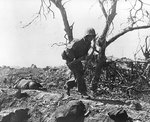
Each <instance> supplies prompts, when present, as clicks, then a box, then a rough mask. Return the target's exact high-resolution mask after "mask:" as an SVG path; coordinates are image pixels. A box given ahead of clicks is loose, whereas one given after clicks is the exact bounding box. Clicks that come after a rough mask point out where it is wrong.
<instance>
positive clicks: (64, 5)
mask: <svg viewBox="0 0 150 122" xmlns="http://www.w3.org/2000/svg"><path fill="white" fill-rule="evenodd" d="M70 1H71V0H68V1H66V2H64V3H63V6H65V4H66V3H68V2H70Z"/></svg>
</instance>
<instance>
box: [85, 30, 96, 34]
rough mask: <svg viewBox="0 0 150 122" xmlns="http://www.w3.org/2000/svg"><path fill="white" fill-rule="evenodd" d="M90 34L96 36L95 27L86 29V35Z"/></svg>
mask: <svg viewBox="0 0 150 122" xmlns="http://www.w3.org/2000/svg"><path fill="white" fill-rule="evenodd" d="M88 35H91V36H96V34H95V30H94V28H89V29H87V30H86V32H85V36H88Z"/></svg>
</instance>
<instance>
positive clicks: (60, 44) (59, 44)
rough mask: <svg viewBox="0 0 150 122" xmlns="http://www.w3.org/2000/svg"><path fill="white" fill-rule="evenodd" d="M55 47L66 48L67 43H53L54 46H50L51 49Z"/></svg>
mask: <svg viewBox="0 0 150 122" xmlns="http://www.w3.org/2000/svg"><path fill="white" fill-rule="evenodd" d="M55 45H56V46H67V43H64V42H59V43H54V44H52V45H51V47H53V46H55Z"/></svg>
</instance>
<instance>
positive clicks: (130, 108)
mask: <svg viewBox="0 0 150 122" xmlns="http://www.w3.org/2000/svg"><path fill="white" fill-rule="evenodd" d="M16 92H17V90H14V89H1V90H0V94H1V99H0V110H1V111H0V121H1V122H57V121H58V120H57V119H58V118H60V117H65V116H66V114H65V113H66V112H69V110H65V109H66V108H67V107H68V106H69V103H70V102H74V101H82V102H83V104H84V105H85V109H86V111H85V113H87V114H88V115H87V116H86V117H84V119H83V120H81V121H79V120H78V121H73V120H74V118H73V117H72V121H70V122H113V121H111V120H109V117H108V112H110V111H111V110H113V109H116V108H124V110H126V111H127V114H128V116H130V117H131V118H133V119H134V120H140V122H149V121H150V104H149V103H148V102H144V101H142V99H139V100H133V99H132V100H129V99H113V98H105V97H96V98H94V99H89V100H88V99H83V98H81V97H80V96H79V95H77V94H72V95H71V96H70V97H68V96H66V94H64V92H63V91H61V92H60V91H59V92H44V91H39V90H22V94H23V95H22V97H21V98H17V96H16ZM143 97H144V96H143ZM145 97H146V98H147V99H148V98H150V96H149V95H146V96H145ZM139 104H140V105H139ZM81 110H82V108H81ZM85 113H84V114H85ZM60 122H65V121H60ZM66 122H69V121H66Z"/></svg>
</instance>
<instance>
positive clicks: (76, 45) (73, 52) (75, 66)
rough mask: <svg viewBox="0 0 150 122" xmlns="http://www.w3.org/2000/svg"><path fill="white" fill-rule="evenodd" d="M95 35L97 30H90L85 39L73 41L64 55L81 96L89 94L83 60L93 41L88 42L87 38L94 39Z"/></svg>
mask: <svg viewBox="0 0 150 122" xmlns="http://www.w3.org/2000/svg"><path fill="white" fill-rule="evenodd" d="M95 35H96V34H95V30H94V29H89V30H88V31H87V34H86V35H85V37H84V38H82V39H80V40H78V39H76V40H73V41H72V42H71V43H70V44H69V45H68V46H67V48H66V49H65V50H64V52H63V53H62V58H63V59H64V60H66V64H67V66H68V67H69V69H70V70H71V71H72V72H73V74H74V77H75V80H76V82H77V88H78V92H80V93H81V94H85V93H86V92H87V88H86V84H85V79H84V70H83V65H82V62H81V60H82V59H81V58H84V57H85V56H87V54H88V51H89V49H90V47H91V40H92V39H91V40H90V41H89V40H86V36H93V39H94V38H95Z"/></svg>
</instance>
